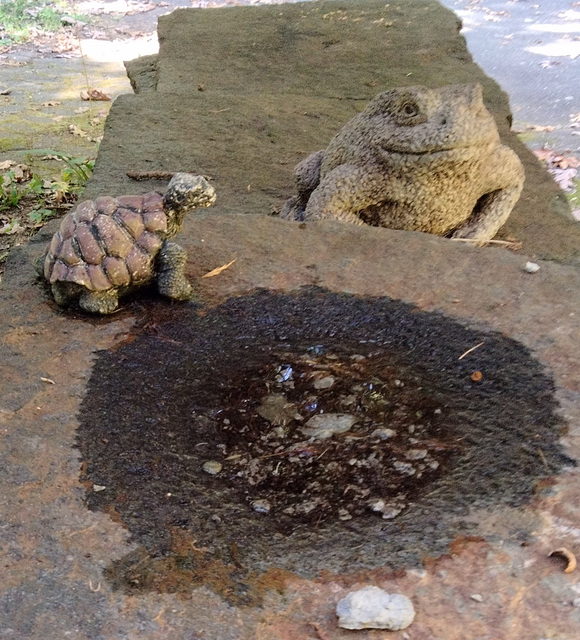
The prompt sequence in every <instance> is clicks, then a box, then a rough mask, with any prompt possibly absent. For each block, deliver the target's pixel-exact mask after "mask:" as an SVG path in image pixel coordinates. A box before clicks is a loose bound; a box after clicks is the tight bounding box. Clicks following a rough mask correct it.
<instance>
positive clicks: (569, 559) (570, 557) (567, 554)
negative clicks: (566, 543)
mask: <svg viewBox="0 0 580 640" xmlns="http://www.w3.org/2000/svg"><path fill="white" fill-rule="evenodd" d="M549 555H550V557H551V556H560V557H561V558H564V559H565V560H566V568H565V569H564V573H572V571H574V569H576V556H575V555H574V554H573V553H572V552H571V551H570V550H569V549H566V547H560V549H554V551H552V553H550V554H549Z"/></svg>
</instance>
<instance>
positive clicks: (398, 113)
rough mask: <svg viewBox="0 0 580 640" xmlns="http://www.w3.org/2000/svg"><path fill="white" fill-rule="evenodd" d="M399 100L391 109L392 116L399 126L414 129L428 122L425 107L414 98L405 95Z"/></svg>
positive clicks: (400, 96)
mask: <svg viewBox="0 0 580 640" xmlns="http://www.w3.org/2000/svg"><path fill="white" fill-rule="evenodd" d="M397 98H398V99H396V100H395V101H394V104H392V107H391V114H392V116H393V117H394V119H395V122H396V123H397V124H399V125H402V126H406V127H413V126H416V125H418V124H421V123H422V122H425V121H426V120H427V118H428V114H427V110H426V109H425V105H422V104H421V103H420V102H419V101H418V100H416V99H415V97H414V96H412V95H409V94H407V95H405V94H403V95H399V96H398V97H397Z"/></svg>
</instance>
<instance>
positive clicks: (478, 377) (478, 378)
mask: <svg viewBox="0 0 580 640" xmlns="http://www.w3.org/2000/svg"><path fill="white" fill-rule="evenodd" d="M469 377H470V378H471V379H472V380H473V382H481V380H482V379H483V373H481V371H474V372H473V373H472V374H471V375H470V376H469Z"/></svg>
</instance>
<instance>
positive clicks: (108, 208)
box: [44, 192, 167, 291]
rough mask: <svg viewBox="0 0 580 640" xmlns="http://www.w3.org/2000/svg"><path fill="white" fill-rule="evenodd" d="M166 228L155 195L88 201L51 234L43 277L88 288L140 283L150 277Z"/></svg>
mask: <svg viewBox="0 0 580 640" xmlns="http://www.w3.org/2000/svg"><path fill="white" fill-rule="evenodd" d="M166 232H167V216H166V215H165V211H164V210H163V199H162V197H161V196H160V195H159V194H158V193H154V192H153V193H147V194H145V195H144V196H120V197H118V198H111V197H108V196H105V197H101V198H97V199H96V200H86V201H84V202H81V203H80V204H79V205H78V206H77V207H76V208H75V210H74V211H71V212H69V213H68V214H67V215H66V216H65V217H64V218H63V219H62V222H61V224H60V228H59V230H58V231H57V232H56V233H55V234H54V236H53V237H52V241H51V243H50V245H49V246H48V248H47V252H46V256H45V259H44V276H45V278H46V279H47V280H48V281H49V282H50V283H51V284H54V283H56V282H73V283H76V284H79V285H81V286H83V287H85V288H87V289H89V290H90V291H105V290H107V289H111V288H113V287H125V286H130V285H138V284H143V283H144V282H147V281H148V280H151V279H152V277H153V276H154V270H153V268H154V260H155V256H156V255H157V253H158V252H159V249H160V248H161V245H162V244H163V240H164V238H165V234H166Z"/></svg>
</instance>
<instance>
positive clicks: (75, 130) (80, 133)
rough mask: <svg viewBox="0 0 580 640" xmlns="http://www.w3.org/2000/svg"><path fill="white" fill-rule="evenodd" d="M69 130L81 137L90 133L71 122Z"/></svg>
mask: <svg viewBox="0 0 580 640" xmlns="http://www.w3.org/2000/svg"><path fill="white" fill-rule="evenodd" d="M68 131H69V133H72V134H73V136H79V137H80V138H86V137H88V135H89V134H88V133H87V132H86V131H83V130H82V129H81V128H80V127H77V125H76V124H69V125H68Z"/></svg>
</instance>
